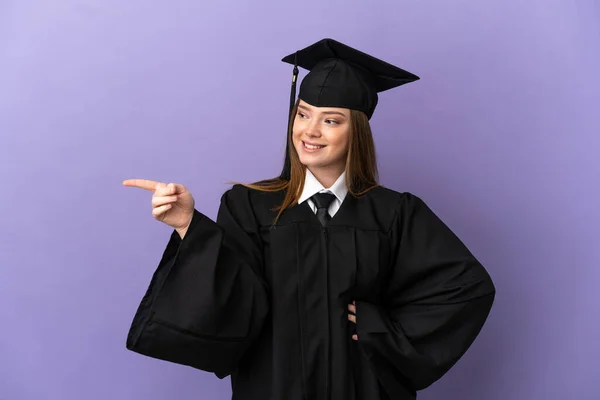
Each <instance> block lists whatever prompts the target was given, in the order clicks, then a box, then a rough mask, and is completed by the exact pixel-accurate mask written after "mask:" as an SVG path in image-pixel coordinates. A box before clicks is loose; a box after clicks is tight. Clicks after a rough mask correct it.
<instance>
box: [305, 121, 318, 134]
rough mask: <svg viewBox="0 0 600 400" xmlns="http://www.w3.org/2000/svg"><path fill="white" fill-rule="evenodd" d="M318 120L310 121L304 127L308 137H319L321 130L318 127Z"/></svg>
mask: <svg viewBox="0 0 600 400" xmlns="http://www.w3.org/2000/svg"><path fill="white" fill-rule="evenodd" d="M319 126H320V125H319V122H318V120H317V119H314V120H312V121H310V123H309V124H308V126H307V127H306V134H307V135H308V136H310V137H320V136H321V130H320V129H319Z"/></svg>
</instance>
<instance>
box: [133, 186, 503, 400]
mask: <svg viewBox="0 0 600 400" xmlns="http://www.w3.org/2000/svg"><path fill="white" fill-rule="evenodd" d="M282 200H283V193H281V192H280V193H265V192H259V191H257V190H252V189H248V188H246V187H243V186H241V185H235V186H233V187H232V188H231V189H229V190H227V191H226V192H225V193H224V195H223V197H222V199H221V205H220V208H219V211H218V216H217V221H216V222H213V221H212V220H211V219H209V218H208V217H206V216H205V215H203V214H202V213H200V212H199V211H197V210H195V212H194V216H193V219H192V222H191V225H190V227H189V230H188V232H187V234H186V235H185V237H184V239H183V240H181V239H180V237H179V235H178V234H177V233H175V232H173V233H172V235H171V237H170V240H169V242H168V244H167V246H166V249H165V251H164V254H163V257H162V259H161V260H160V263H159V265H158V268H157V270H156V271H155V273H154V275H153V277H152V280H151V282H150V285H149V288H148V290H147V292H146V294H145V296H144V297H143V299H142V301H141V304H140V306H139V308H138V310H137V312H136V314H135V317H134V319H133V322H132V325H131V329H130V331H129V334H128V337H127V344H126V346H127V348H128V349H130V350H132V351H135V352H138V353H141V354H144V355H147V356H150V357H154V358H157V359H161V360H167V361H170V362H174V363H179V364H183V365H188V366H191V367H194V368H197V369H201V370H204V371H209V372H213V373H215V374H216V375H217V376H218V377H219V378H224V377H226V376H228V375H231V383H232V388H233V399H234V400H378V399H394V400H404V399H414V398H415V397H416V391H417V390H420V389H423V388H426V387H427V386H429V385H431V384H432V383H433V382H435V381H436V380H437V379H439V378H440V377H441V376H442V375H443V374H444V373H445V372H446V371H448V369H449V368H450V367H452V366H453V365H454V364H455V363H456V361H457V360H458V359H459V358H460V357H461V356H462V355H463V354H464V353H465V351H466V350H467V349H468V348H469V346H470V345H471V344H472V342H473V341H474V340H475V338H476V336H477V335H478V333H479V332H480V330H481V328H482V326H483V324H484V322H485V320H486V318H487V316H488V314H489V312H490V309H491V307H492V303H493V300H494V296H495V288H494V285H493V283H492V280H491V279H490V276H489V275H488V273H487V272H486V270H485V269H484V268H483V267H482V265H481V264H480V263H479V262H478V261H477V260H476V259H475V257H474V256H473V255H472V254H471V252H470V251H469V250H468V249H467V248H466V247H465V245H464V244H463V243H462V242H461V241H460V240H459V239H458V238H457V237H456V236H455V235H454V234H453V232H452V231H451V230H450V229H449V228H448V227H447V226H446V225H445V224H444V223H443V222H442V221H441V220H440V219H439V218H438V217H436V215H435V214H434V213H433V212H432V210H431V209H430V208H428V206H427V205H426V204H425V203H424V202H423V201H422V200H421V199H420V198H418V197H417V196H415V195H413V194H410V193H398V192H396V191H393V190H390V189H387V188H383V187H378V188H376V189H374V190H371V191H370V192H368V193H367V194H365V195H364V196H362V197H360V198H356V197H353V196H352V195H351V194H348V195H347V196H346V198H345V200H344V202H343V203H342V205H341V207H340V209H339V211H338V212H337V213H336V214H335V215H334V216H333V218H332V219H331V221H330V222H329V223H328V225H327V227H323V226H322V225H321V224H320V222H319V220H318V219H317V217H316V215H315V214H314V213H313V212H312V210H311V209H310V206H309V205H308V204H307V203H306V202H304V203H302V204H301V205H297V206H294V207H293V208H291V209H288V210H286V211H285V212H284V213H283V214H282V216H281V217H280V219H279V221H278V222H277V224H276V225H274V226H272V223H273V220H274V217H275V215H276V212H275V211H274V210H273V208H274V207H275V206H277V205H279V204H281V202H282ZM352 301H356V305H357V313H356V318H357V323H356V324H354V323H353V322H351V321H349V320H348V317H347V315H348V304H349V303H351V302H352ZM355 331H356V333H357V334H358V341H355V340H353V339H352V334H353V333H354V332H355Z"/></svg>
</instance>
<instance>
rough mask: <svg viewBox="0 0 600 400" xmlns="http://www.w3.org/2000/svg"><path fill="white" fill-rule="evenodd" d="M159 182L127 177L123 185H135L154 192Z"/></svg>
mask: <svg viewBox="0 0 600 400" xmlns="http://www.w3.org/2000/svg"><path fill="white" fill-rule="evenodd" d="M158 183H159V182H156V181H151V180H149V179H125V180H124V181H123V186H134V187H138V188H140V189H145V190H150V191H152V192H153V191H155V190H156V185H158Z"/></svg>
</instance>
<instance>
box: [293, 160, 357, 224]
mask: <svg viewBox="0 0 600 400" xmlns="http://www.w3.org/2000/svg"><path fill="white" fill-rule="evenodd" d="M345 178H346V172H345V171H344V172H342V174H341V175H340V176H339V178H338V179H337V180H336V181H335V183H334V184H333V185H331V187H330V188H325V187H324V186H323V185H321V183H320V182H319V181H318V180H317V178H315V176H314V175H313V174H312V172H310V171H309V170H308V168H306V177H305V180H304V190H302V195H301V196H300V199H299V200H298V204H302V203H303V202H305V201H308V204H309V205H310V208H311V209H312V210H313V212H314V213H316V212H317V207H316V206H315V204H314V203H313V201H312V200H311V199H310V197H311V196H313V195H314V194H316V193H331V194H333V195H334V196H335V199H334V200H333V201H332V202H331V205H330V206H329V210H328V212H329V215H330V216H332V217H333V216H334V215H335V213H336V212H337V211H338V210H339V209H340V206H341V205H342V202H343V201H344V198H345V197H346V194H348V188H347V187H346V180H345Z"/></svg>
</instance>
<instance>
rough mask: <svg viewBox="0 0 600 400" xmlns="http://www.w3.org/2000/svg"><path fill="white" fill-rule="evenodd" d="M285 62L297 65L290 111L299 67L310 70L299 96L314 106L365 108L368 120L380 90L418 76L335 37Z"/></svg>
mask: <svg viewBox="0 0 600 400" xmlns="http://www.w3.org/2000/svg"><path fill="white" fill-rule="evenodd" d="M282 61H283V62H286V63H290V64H293V65H294V73H293V78H292V93H291V96H290V114H291V111H292V108H293V105H294V104H295V101H296V99H295V97H296V79H297V76H298V66H300V67H302V68H304V69H307V70H309V71H310V72H309V73H308V74H307V75H306V76H305V77H304V79H303V80H302V84H301V85H300V93H299V94H298V97H299V98H300V99H302V100H304V101H305V102H307V103H308V104H310V105H312V106H315V107H341V108H349V109H354V110H359V111H363V112H364V113H365V114H366V115H367V117H368V118H369V119H370V118H371V116H372V115H373V112H374V111H375V107H376V106H377V101H378V96H377V93H379V92H383V91H385V90H388V89H392V88H394V87H397V86H400V85H403V84H405V83H409V82H413V81H416V80H418V79H419V77H418V76H416V75H414V74H411V73H410V72H407V71H405V70H403V69H400V68H398V67H396V66H394V65H391V64H388V63H387V62H385V61H382V60H380V59H377V58H375V57H373V56H370V55H368V54H365V53H363V52H361V51H359V50H356V49H353V48H352V47H349V46H347V45H345V44H343V43H340V42H338V41H336V40H333V39H322V40H320V41H318V42H316V43H314V44H312V45H310V46H308V47H306V48H304V49H302V50H298V51H296V52H295V53H292V54H290V55H288V56H286V57H284V58H283V59H282ZM290 118H291V115H290Z"/></svg>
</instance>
